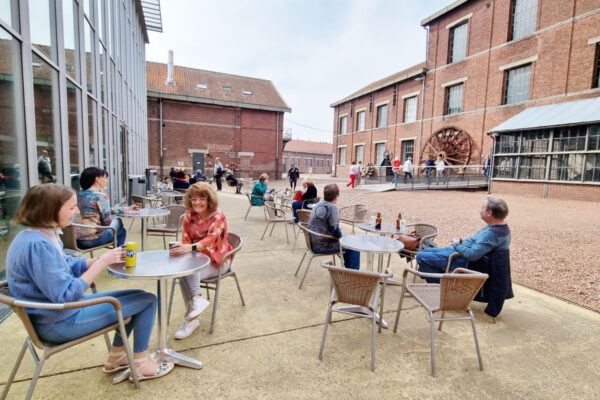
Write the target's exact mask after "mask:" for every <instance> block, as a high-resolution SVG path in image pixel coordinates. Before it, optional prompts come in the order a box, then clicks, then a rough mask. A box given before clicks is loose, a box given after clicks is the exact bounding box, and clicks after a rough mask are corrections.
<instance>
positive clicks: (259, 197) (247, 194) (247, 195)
mask: <svg viewBox="0 0 600 400" xmlns="http://www.w3.org/2000/svg"><path fill="white" fill-rule="evenodd" d="M244 194H245V195H246V197H247V198H248V203H249V204H250V205H249V206H248V211H246V216H244V221H245V220H246V219H247V218H248V213H249V212H250V209H251V208H252V207H261V208H262V209H263V212H264V213H265V221H266V220H267V210H266V209H265V208H264V207H263V206H262V205H261V206H257V205H256V204H252V198H253V197H255V198H257V199H261V200H262V199H263V198H262V197H261V196H255V195H253V194H250V193H248V192H245V193H244ZM263 205H264V201H263Z"/></svg>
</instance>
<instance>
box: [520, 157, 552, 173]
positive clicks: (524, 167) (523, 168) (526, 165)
mask: <svg viewBox="0 0 600 400" xmlns="http://www.w3.org/2000/svg"><path fill="white" fill-rule="evenodd" d="M546 160H547V157H546V156H533V157H521V159H520V160H519V163H520V164H519V178H520V179H545V177H546Z"/></svg>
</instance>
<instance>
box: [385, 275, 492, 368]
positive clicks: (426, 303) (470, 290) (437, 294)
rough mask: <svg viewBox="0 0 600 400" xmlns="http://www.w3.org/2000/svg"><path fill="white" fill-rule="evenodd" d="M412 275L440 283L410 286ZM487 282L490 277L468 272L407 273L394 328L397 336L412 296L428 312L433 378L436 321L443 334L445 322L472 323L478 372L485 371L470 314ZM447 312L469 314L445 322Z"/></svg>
mask: <svg viewBox="0 0 600 400" xmlns="http://www.w3.org/2000/svg"><path fill="white" fill-rule="evenodd" d="M409 273H411V274H414V275H416V276H419V277H421V278H425V277H429V278H440V279H441V281H440V283H439V284H438V283H407V281H406V277H407V275H408V274H409ZM487 278H488V275H487V274H481V273H479V272H474V271H470V270H468V269H465V268H456V269H455V270H454V271H453V272H452V273H450V274H429V273H423V272H419V271H415V270H412V269H408V268H407V269H405V270H404V274H403V278H402V285H403V286H402V294H401V295H400V302H399V304H398V312H397V314H396V323H395V324H394V333H395V332H396V331H397V329H398V321H399V319H400V312H401V311H402V303H403V301H404V295H405V293H406V292H408V293H410V294H411V295H412V296H413V297H414V298H415V300H417V301H418V302H419V303H420V304H421V305H422V306H423V307H425V309H426V310H427V311H428V312H429V334H430V341H431V375H434V376H435V329H434V327H435V321H440V325H439V327H438V329H439V330H442V323H443V322H444V321H457V320H470V321H471V325H472V327H473V337H474V339H475V349H476V350H477V359H478V360H479V369H481V370H482V371H483V361H482V360H481V352H480V351H479V341H478V340H477V331H476V330H475V319H474V318H473V312H472V311H471V307H469V305H470V304H471V301H472V300H473V298H474V297H475V295H476V294H477V292H478V291H479V289H481V287H482V286H483V283H484V282H485V280H486V279H487ZM438 311H441V312H442V315H441V316H440V317H436V316H435V315H434V313H436V312H438ZM446 311H463V312H466V313H468V314H469V315H468V316H465V317H449V318H444V314H445V312H446Z"/></svg>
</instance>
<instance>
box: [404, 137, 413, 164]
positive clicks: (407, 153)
mask: <svg viewBox="0 0 600 400" xmlns="http://www.w3.org/2000/svg"><path fill="white" fill-rule="evenodd" d="M414 153H415V141H414V140H403V141H402V161H406V160H407V159H408V157H414Z"/></svg>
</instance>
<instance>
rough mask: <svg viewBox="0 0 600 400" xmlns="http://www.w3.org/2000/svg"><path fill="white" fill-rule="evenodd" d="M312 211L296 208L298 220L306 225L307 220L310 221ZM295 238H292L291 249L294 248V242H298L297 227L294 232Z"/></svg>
mask: <svg viewBox="0 0 600 400" xmlns="http://www.w3.org/2000/svg"><path fill="white" fill-rule="evenodd" d="M311 212H312V211H311V210H304V209H302V210H297V211H296V214H298V222H304V223H305V224H307V225H308V222H309V221H310V213H311ZM294 236H295V238H294V248H293V249H292V251H294V250H296V243H297V242H298V236H300V229H298V230H297V231H296V232H295V234H294Z"/></svg>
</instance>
